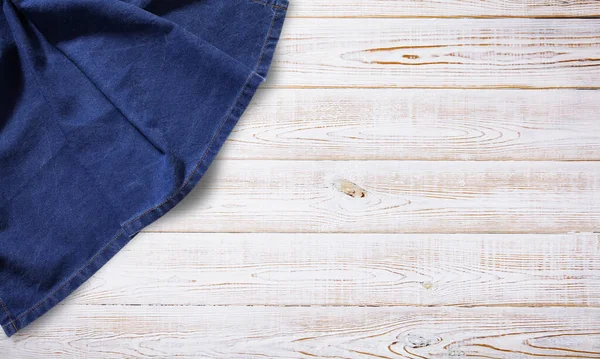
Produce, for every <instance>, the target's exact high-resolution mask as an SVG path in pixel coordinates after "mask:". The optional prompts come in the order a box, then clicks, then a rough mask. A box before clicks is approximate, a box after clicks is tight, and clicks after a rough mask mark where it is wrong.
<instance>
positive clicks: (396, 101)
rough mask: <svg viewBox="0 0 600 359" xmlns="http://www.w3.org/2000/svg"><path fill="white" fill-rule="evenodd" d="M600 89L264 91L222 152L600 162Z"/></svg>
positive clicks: (230, 154) (304, 156)
mask: <svg viewBox="0 0 600 359" xmlns="http://www.w3.org/2000/svg"><path fill="white" fill-rule="evenodd" d="M599 114H600V91H581V90H540V91H537V90H468V91H465V90H429V89H425V90H424V89H410V90H405V89H368V90H366V89H310V90H308V89H265V90H261V91H259V92H258V94H257V96H256V97H255V99H254V100H253V102H252V105H251V106H250V107H249V108H248V110H247V112H246V113H245V114H244V116H242V119H241V120H240V122H239V123H238V125H237V126H236V128H235V130H234V132H233V133H232V135H231V137H230V138H229V140H228V142H227V144H226V145H225V146H224V148H223V151H222V152H221V154H220V156H219V158H220V159H277V160H280V159H289V160H340V159H343V160H350V159H352V160H363V159H367V160H569V161H570V160H600V118H599V117H598V116H599Z"/></svg>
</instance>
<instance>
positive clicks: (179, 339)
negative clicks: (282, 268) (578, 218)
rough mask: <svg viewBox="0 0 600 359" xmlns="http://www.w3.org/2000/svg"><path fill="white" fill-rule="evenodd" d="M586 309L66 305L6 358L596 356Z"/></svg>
mask: <svg viewBox="0 0 600 359" xmlns="http://www.w3.org/2000/svg"><path fill="white" fill-rule="evenodd" d="M599 343H600V310H599V309H589V308H588V309H584V308H564V309H561V310H560V311H558V310H556V309H555V308H511V309H510V310H499V309H495V308H470V309H460V308H410V307H380V308H372V307H340V308H335V307H300V308H298V307H295V308H293V307H291V308H290V307H287V308H282V307H194V306H151V307H148V306H135V307H130V306H128V307H123V306H90V305H83V306H82V305H64V306H60V307H58V308H55V309H54V310H53V311H52V312H51V313H49V314H48V315H47V316H45V317H44V318H42V319H40V320H39V321H37V322H36V323H34V324H33V325H32V326H31V328H30V331H29V333H28V334H18V335H17V336H16V337H15V338H14V339H6V338H1V339H0V347H3V348H5V351H4V353H3V354H4V355H5V357H7V358H19V359H28V358H40V357H48V354H49V353H52V355H51V357H52V358H72V357H85V358H98V359H100V358H102V359H110V358H124V357H126V358H165V357H178V358H192V357H193V358H197V357H201V358H227V359H236V358H244V359H247V358H350V359H359V358H360V359H366V358H390V359H391V358H466V357H474V358H507V359H508V358H550V357H554V358H600V346H599Z"/></svg>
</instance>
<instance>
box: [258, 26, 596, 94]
mask: <svg viewBox="0 0 600 359" xmlns="http://www.w3.org/2000/svg"><path fill="white" fill-rule="evenodd" d="M599 66H600V21H598V20H596V19H571V20H569V21H562V20H549V19H509V20H507V19H294V18H290V19H288V21H286V25H285V26H284V31H283V34H282V41H281V42H280V44H279V45H278V50H277V54H276V56H275V60H274V64H273V71H272V72H271V74H270V75H269V81H267V82H266V83H265V84H264V86H265V87H277V88H282V87H293V88H315V87H329V88H331V87H334V88H339V87H374V88H382V87H383V88H399V87H404V88H420V87H423V88H593V89H597V88H600V71H599Z"/></svg>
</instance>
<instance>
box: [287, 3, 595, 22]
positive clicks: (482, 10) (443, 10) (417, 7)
mask: <svg viewBox="0 0 600 359" xmlns="http://www.w3.org/2000/svg"><path fill="white" fill-rule="evenodd" d="M290 16H291V17H327V18H330V17H342V18H349V17H359V18H360V17H376V18H382V17H392V18H395V17H400V18H403V17H442V18H444V17H496V16H497V17H508V18H511V17H553V18H556V17H574V16H584V17H592V16H600V3H599V2H598V1H597V0H477V1H472V0H395V1H394V0H392V1H390V0H368V1H364V0H352V1H345V0H292V1H291V4H290Z"/></svg>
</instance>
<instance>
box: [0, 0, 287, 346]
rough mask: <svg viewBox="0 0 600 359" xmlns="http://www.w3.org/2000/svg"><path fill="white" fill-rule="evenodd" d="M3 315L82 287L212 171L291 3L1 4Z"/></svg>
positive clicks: (30, 0)
mask: <svg viewBox="0 0 600 359" xmlns="http://www.w3.org/2000/svg"><path fill="white" fill-rule="evenodd" d="M0 4H1V11H0V101H1V102H0V325H2V328H3V329H4V332H5V333H6V334H7V335H8V336H11V335H12V334H14V333H16V332H17V331H19V330H21V329H22V328H23V327H25V326H26V325H28V324H29V323H31V322H32V321H33V320H35V319H36V318H38V317H40V316H41V315H43V314H44V313H45V312H47V311H48V310H49V309H51V308H52V307H53V306H55V305H56V304H57V303H58V302H60V301H61V300H62V299H64V298H65V297H66V296H68V295H69V294H70V293H71V292H73V291H74V290H75V289H76V288H77V287H78V286H79V285H81V284H82V283H83V282H84V281H85V280H87V279H88V278H89V277H90V276H91V275H92V274H94V273H95V272H96V271H97V270H98V269H99V268H100V267H101V266H102V265H103V264H104V263H106V262H107V261H108V260H109V259H110V258H111V257H112V256H114V255H115V254H116V253H117V252H118V251H119V249H121V248H122V247H123V246H124V245H125V244H126V243H127V242H128V241H129V240H130V239H131V238H133V237H134V236H135V235H136V234H137V233H138V232H139V231H140V230H141V229H142V228H143V227H145V226H147V225H148V224H150V223H152V222H153V221H155V220H156V219H158V218H159V217H161V216H162V215H164V214H165V213H166V212H167V211H169V210H170V209H171V208H173V207H174V206H175V205H176V204H177V203H179V202H180V201H181V200H182V199H183V197H184V196H186V195H187V194H188V193H189V192H190V191H191V189H192V188H193V187H194V185H195V184H196V183H197V182H198V181H199V180H200V178H201V177H202V176H203V174H204V173H205V172H206V170H207V168H208V166H209V165H210V163H211V162H212V161H213V159H214V158H215V156H216V154H217V152H218V151H219V149H220V148H221V146H222V144H223V142H224V141H225V139H226V137H227V136H228V135H229V133H230V132H231V131H232V129H233V127H234V126H235V124H236V122H237V120H238V119H239V117H240V116H241V115H242V112H243V111H244V109H245V108H246V107H247V105H248V104H249V102H250V100H251V98H252V96H253V94H254V92H255V91H256V89H257V87H258V86H259V85H260V84H261V83H262V82H263V81H264V79H265V77H266V75H267V70H268V68H269V66H270V63H271V58H272V56H273V52H274V50H275V46H276V44H277V42H278V39H279V34H280V32H281V28H282V26H283V21H284V17H285V13H286V9H287V0H256V1H252V0H0Z"/></svg>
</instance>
